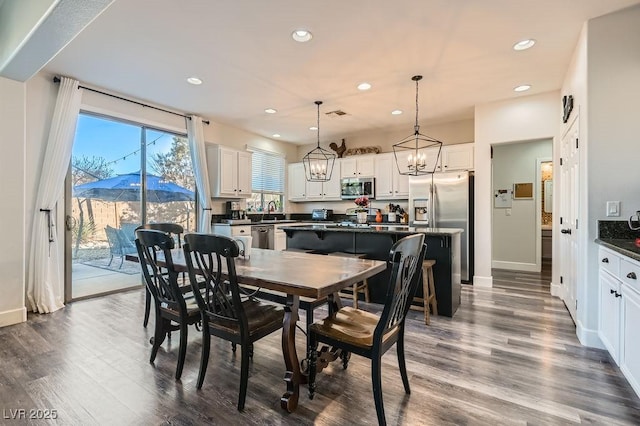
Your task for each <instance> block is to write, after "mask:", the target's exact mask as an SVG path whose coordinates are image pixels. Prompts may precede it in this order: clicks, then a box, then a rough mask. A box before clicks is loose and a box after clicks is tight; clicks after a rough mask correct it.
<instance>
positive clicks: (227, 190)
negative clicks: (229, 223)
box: [207, 144, 251, 198]
mask: <svg viewBox="0 0 640 426" xmlns="http://www.w3.org/2000/svg"><path fill="white" fill-rule="evenodd" d="M207 165H208V167H209V181H210V184H211V194H212V197H225V198H249V197H251V153H250V152H247V151H239V150H235V149H232V148H227V147H225V146H222V145H216V144H209V145H208V146H207Z"/></svg>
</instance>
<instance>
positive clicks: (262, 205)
mask: <svg viewBox="0 0 640 426" xmlns="http://www.w3.org/2000/svg"><path fill="white" fill-rule="evenodd" d="M284 176H285V161H284V157H282V156H280V155H278V154H275V153H269V152H265V151H260V150H254V151H252V155H251V192H252V194H251V198H250V199H248V200H247V210H248V211H249V212H263V211H264V210H266V209H267V206H269V211H270V212H273V211H276V212H282V211H284V210H283V200H284Z"/></svg>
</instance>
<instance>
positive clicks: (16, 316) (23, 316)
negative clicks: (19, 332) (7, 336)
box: [0, 307, 27, 327]
mask: <svg viewBox="0 0 640 426" xmlns="http://www.w3.org/2000/svg"><path fill="white" fill-rule="evenodd" d="M26 320H27V308H26V307H22V308H19V309H14V310H11V311H4V312H0V327H6V326H7V325H13V324H19V323H21V322H25V321H26Z"/></svg>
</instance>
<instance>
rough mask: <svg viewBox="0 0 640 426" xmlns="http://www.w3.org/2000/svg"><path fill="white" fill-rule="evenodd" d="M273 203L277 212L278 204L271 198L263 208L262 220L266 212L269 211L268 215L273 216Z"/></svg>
mask: <svg viewBox="0 0 640 426" xmlns="http://www.w3.org/2000/svg"><path fill="white" fill-rule="evenodd" d="M272 205H273V211H274V212H275V211H276V210H277V209H278V205H277V204H276V202H275V201H273V200H271V201H269V202H268V203H267V208H266V209H262V218H261V219H260V220H264V212H265V211H268V212H269V214H268V215H267V217H268V218H270V217H271V206H272Z"/></svg>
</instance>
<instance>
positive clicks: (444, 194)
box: [409, 171, 473, 283]
mask: <svg viewBox="0 0 640 426" xmlns="http://www.w3.org/2000/svg"><path fill="white" fill-rule="evenodd" d="M409 221H410V223H411V224H413V225H415V226H428V227H430V228H461V229H462V230H463V233H462V235H461V238H460V243H461V244H460V245H461V251H462V253H461V255H460V259H461V264H462V265H461V274H462V277H461V280H462V282H465V283H468V282H470V281H471V280H472V279H473V172H467V171H461V172H444V173H434V174H432V175H424V176H415V177H413V176H412V177H410V178H409Z"/></svg>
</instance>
